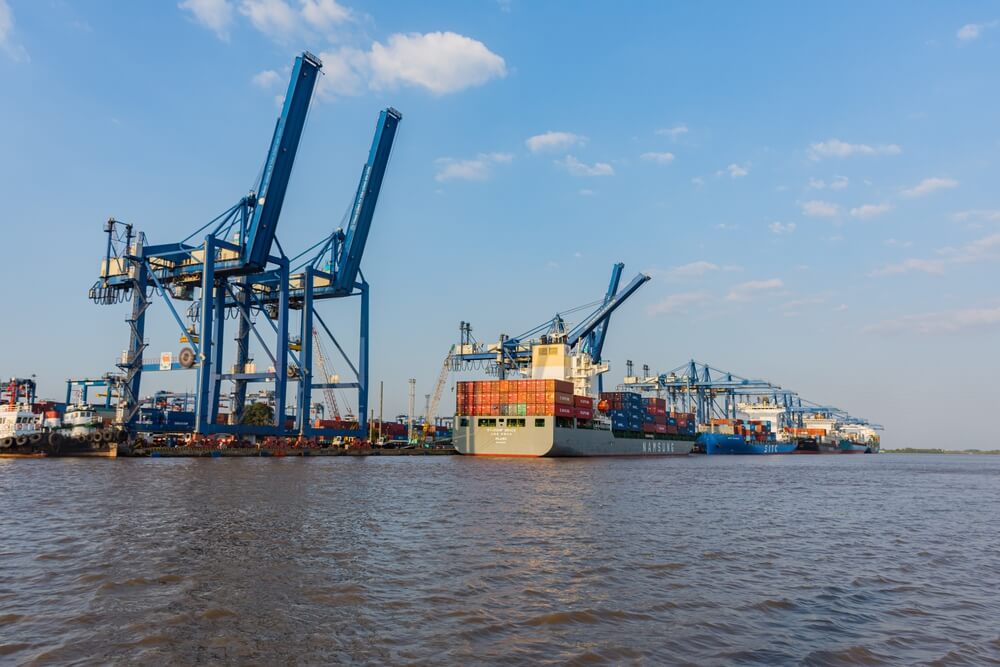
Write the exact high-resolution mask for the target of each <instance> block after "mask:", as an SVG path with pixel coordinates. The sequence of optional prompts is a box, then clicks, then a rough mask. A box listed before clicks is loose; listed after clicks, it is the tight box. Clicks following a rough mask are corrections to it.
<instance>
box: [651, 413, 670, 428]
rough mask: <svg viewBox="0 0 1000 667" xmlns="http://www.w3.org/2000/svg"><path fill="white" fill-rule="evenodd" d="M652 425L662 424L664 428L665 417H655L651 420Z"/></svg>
mask: <svg viewBox="0 0 1000 667" xmlns="http://www.w3.org/2000/svg"><path fill="white" fill-rule="evenodd" d="M653 423H654V424H663V425H664V426H666V424H667V418H666V417H661V416H659V415H657V416H656V417H654V418H653Z"/></svg>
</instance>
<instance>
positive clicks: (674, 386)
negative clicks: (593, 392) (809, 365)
mask: <svg viewBox="0 0 1000 667" xmlns="http://www.w3.org/2000/svg"><path fill="white" fill-rule="evenodd" d="M629 363H630V364H631V362H629ZM622 387H623V388H625V389H628V390H632V391H640V392H644V393H649V394H654V395H656V396H657V397H660V398H665V399H666V401H667V406H668V408H669V409H671V410H677V411H680V412H692V413H694V414H695V417H696V419H697V422H698V423H699V424H706V423H709V422H710V420H712V419H736V418H737V415H738V413H741V412H745V411H746V410H747V408H751V409H752V410H753V411H754V412H755V413H756V414H758V415H759V414H762V413H771V415H772V416H773V426H774V427H775V428H784V427H792V428H796V427H797V428H801V427H802V426H803V419H804V418H805V417H807V416H813V417H815V416H820V415H822V416H823V417H826V418H829V419H831V420H834V421H836V422H838V423H841V424H855V425H859V426H868V427H870V428H873V429H876V430H881V428H882V427H881V426H879V425H878V424H872V423H871V422H869V421H868V420H866V419H861V418H857V417H852V416H851V415H850V414H848V413H847V412H846V411H845V410H841V409H840V408H837V407H833V406H829V405H821V404H819V403H814V402H812V401H808V400H806V399H804V398H802V397H801V396H799V394H798V393H797V392H795V391H792V390H789V389H784V388H782V387H781V386H780V385H777V384H775V383H773V382H769V381H767V380H760V379H753V378H747V377H743V376H741V375H737V374H736V373H732V372H730V371H724V370H720V369H718V368H715V367H713V366H711V365H709V364H707V363H704V362H699V361H695V360H693V359H692V360H691V361H689V362H688V363H685V364H682V365H680V366H678V367H676V368H674V369H672V370H670V371H667V372H666V373H659V374H656V375H644V376H634V375H632V374H631V372H630V373H629V374H628V375H627V376H626V377H625V379H624V382H623V383H622Z"/></svg>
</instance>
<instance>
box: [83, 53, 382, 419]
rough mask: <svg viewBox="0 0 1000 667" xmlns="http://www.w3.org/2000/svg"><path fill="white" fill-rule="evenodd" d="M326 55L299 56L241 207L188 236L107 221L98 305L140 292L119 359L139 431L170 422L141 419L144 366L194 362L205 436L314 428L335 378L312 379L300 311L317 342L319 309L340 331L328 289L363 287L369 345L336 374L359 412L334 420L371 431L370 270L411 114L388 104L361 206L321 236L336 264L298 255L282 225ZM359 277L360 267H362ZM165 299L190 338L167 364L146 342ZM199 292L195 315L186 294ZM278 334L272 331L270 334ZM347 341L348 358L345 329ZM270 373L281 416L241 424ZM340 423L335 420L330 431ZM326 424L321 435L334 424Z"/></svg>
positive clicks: (128, 413) (122, 411) (347, 291)
mask: <svg viewBox="0 0 1000 667" xmlns="http://www.w3.org/2000/svg"><path fill="white" fill-rule="evenodd" d="M321 68H322V63H321V62H320V60H319V59H318V58H316V57H315V56H313V55H312V54H310V53H308V52H305V53H303V54H302V55H300V56H299V57H297V58H296V59H295V63H294V65H293V67H292V73H291V78H290V81H289V85H288V90H287V92H286V95H285V99H284V103H283V105H282V107H281V113H280V115H279V117H278V120H277V123H276V125H275V129H274V134H273V136H272V140H271V143H270V146H269V150H268V153H267V157H266V159H265V162H264V166H263V169H262V170H261V176H260V180H259V183H258V184H257V187H256V189H254V190H253V191H251V192H250V193H248V194H247V195H245V196H243V197H242V198H240V200H239V201H238V202H237V203H236V204H235V205H234V206H232V207H230V208H229V209H227V210H226V211H224V212H223V213H222V214H221V215H219V216H217V217H216V218H214V219H213V220H211V221H209V222H208V223H207V224H205V225H203V226H202V227H200V228H198V229H197V230H196V231H195V232H193V233H192V234H190V235H189V236H187V237H186V238H185V239H183V240H182V241H180V242H178V243H169V244H161V245H150V244H148V243H147V242H146V238H145V235H144V234H142V233H136V232H135V231H134V230H133V227H132V225H131V224H126V223H123V222H120V221H117V220H114V219H111V220H109V221H108V223H107V225H106V227H105V232H106V233H107V236H108V238H107V246H106V248H107V249H106V253H105V260H104V262H103V264H102V268H101V275H100V278H99V280H98V281H97V283H96V284H95V285H94V286H93V287H92V288H91V291H90V296H91V298H92V299H93V300H94V301H95V302H96V303H99V304H113V303H120V302H122V301H126V300H129V299H131V301H132V309H131V315H130V316H129V318H128V319H127V322H128V325H129V330H130V337H129V338H130V340H129V347H128V350H127V351H126V352H125V353H124V354H123V358H122V359H121V361H120V363H119V364H118V366H119V368H120V369H121V370H122V376H123V377H122V379H121V383H120V384H121V386H120V389H119V392H118V393H119V401H118V410H119V415H118V420H119V422H120V424H121V425H122V426H123V427H124V428H125V429H126V430H128V431H129V432H130V433H135V432H141V431H157V430H162V428H163V427H162V426H158V425H150V424H143V423H140V420H139V419H138V411H139V406H140V403H141V400H140V393H139V391H140V386H141V378H142V376H143V373H145V372H151V371H160V370H163V371H173V370H182V369H191V370H193V371H194V373H195V374H196V381H195V392H194V395H195V415H194V419H193V422H192V423H193V427H192V432H193V433H195V434H198V435H207V434H213V433H215V434H233V435H238V436H242V435H293V434H296V435H312V434H316V433H315V432H314V431H315V430H314V429H312V428H311V427H310V424H309V407H310V404H309V396H310V393H311V389H312V388H315V387H318V386H319V387H321V386H323V385H325V384H330V383H328V382H327V383H318V384H316V383H313V381H312V378H313V373H312V354H311V350H312V346H311V345H307V346H304V347H302V348H301V354H300V355H296V354H295V353H294V352H295V348H296V343H295V340H294V337H293V336H292V335H291V334H292V331H293V328H292V323H291V321H290V311H291V310H300V311H301V313H302V317H301V335H300V336H299V340H300V341H311V340H312V331H313V321H314V319H315V320H317V321H319V322H320V323H321V326H322V328H323V329H324V330H325V331H326V333H327V334H329V335H330V337H331V338H333V334H332V332H331V329H330V327H329V326H328V325H327V324H326V323H325V322H324V321H323V320H322V319H321V318H319V316H318V314H316V313H315V311H314V302H315V301H316V300H318V299H325V298H343V297H349V296H359V297H360V300H361V308H360V310H361V313H360V346H359V347H360V349H359V354H358V360H357V363H351V362H350V359H349V358H348V363H349V365H350V366H351V369H352V371H353V372H354V373H355V375H356V380H355V381H353V382H346V383H335V384H336V385H337V386H339V387H343V388H348V387H349V388H353V389H356V390H357V391H358V401H359V407H360V409H359V415H360V418H361V421H360V423H358V424H356V425H353V426H345V427H343V428H338V429H333V430H335V431H336V433H333V432H330V433H328V434H329V435H352V436H360V435H363V434H364V432H365V424H364V414H365V407H366V405H367V389H368V285H367V282H366V281H365V280H364V277H363V275H362V274H361V273H360V260H361V257H362V255H363V253H364V248H365V243H366V241H367V237H368V231H369V229H370V226H371V222H372V217H373V214H374V210H375V203H376V201H377V199H378V194H379V191H380V188H381V185H382V181H383V178H384V175H385V169H386V165H387V163H388V158H389V153H390V150H391V147H392V142H393V138H394V135H395V130H396V125H397V124H398V122H399V120H400V118H401V116H400V114H399V113H398V112H397V111H395V110H394V109H387V110H385V111H383V112H382V114H381V115H380V118H379V124H378V126H377V128H376V136H375V140H374V142H373V145H372V150H371V152H370V154H369V159H368V161H367V162H366V163H365V166H364V169H363V171H362V177H361V182H360V184H359V186H358V190H357V194H356V196H355V201H354V203H353V206H352V209H351V211H352V213H351V216H350V220H349V222H348V225H347V229H346V230H345V231H340V230H337V231H336V232H334V233H333V234H331V235H330V236H328V237H326V238H325V239H324V242H321V244H320V245H322V246H323V247H324V249H325V250H324V251H322V252H323V254H324V256H326V254H327V253H328V254H329V259H328V261H327V263H326V264H322V260H317V261H318V262H319V263H320V266H316V265H315V263H314V262H306V263H305V264H303V265H301V266H299V265H296V264H295V261H296V260H297V259H299V258H301V255H300V256H299V257H298V258H289V257H288V256H287V255H286V254H285V252H284V250H283V249H282V247H281V245H280V243H279V242H278V241H277V238H276V232H277V226H278V221H279V218H280V215H281V209H282V205H283V203H284V199H285V195H286V192H287V188H288V184H289V180H290V177H291V173H292V168H293V165H294V162H295V156H296V152H297V150H298V146H299V144H300V140H301V137H302V132H303V129H304V126H305V121H306V116H307V113H308V109H309V105H310V101H311V99H312V95H313V91H314V89H315V85H316V80H317V77H318V76H319V75H320V72H321ZM359 277H360V278H359ZM154 294H155V295H156V296H159V297H160V299H161V300H162V301H163V302H164V303H165V304H166V306H167V309H168V311H169V313H170V315H171V317H172V319H173V320H174V321H175V323H176V324H177V326H178V328H179V329H180V331H181V334H182V336H181V341H182V342H185V343H187V344H188V345H189V347H185V348H183V349H181V351H180V353H179V355H177V358H176V359H174V358H173V355H172V354H171V353H163V354H161V356H160V360H159V363H146V362H145V359H144V351H145V348H146V346H147V344H146V342H145V338H144V335H145V325H146V311H147V310H148V308H149V306H150V304H151V300H152V297H153V295H154ZM178 301H189V302H191V303H190V305H189V306H188V308H187V316H188V318H189V319H190V320H191V322H192V324H191V325H185V323H184V319H183V318H182V316H181V313H180V311H179V309H178V306H177V305H176V302H178ZM229 319H234V320H236V325H237V326H236V328H237V331H236V336H235V341H236V349H235V353H234V355H233V364H232V366H231V367H230V368H227V367H225V366H224V360H225V354H224V353H225V345H224V344H223V342H224V333H225V323H226V321H227V320H229ZM251 337H253V339H254V340H255V341H256V342H257V343H258V344H259V346H260V347H261V348H262V349H263V351H264V353H265V354H266V355H267V357H268V358H269V360H270V363H271V366H270V368H268V369H267V370H266V371H260V370H258V369H257V367H256V364H254V363H253V362H252V360H251V358H250V341H251ZM268 340H271V341H273V342H272V343H271V344H269V343H268ZM334 343H335V344H336V346H337V348H338V350H339V351H340V352H341V353H342V354H344V355H345V358H347V357H348V355H346V353H345V352H344V350H343V348H342V347H341V345H340V344H339V343H337V342H336V339H334ZM224 382H230V383H232V386H233V392H232V395H231V399H232V401H231V413H230V416H229V419H228V423H223V420H220V418H219V417H220V414H219V405H220V402H221V401H222V398H223V396H222V385H223V383H224ZM292 382H298V384H299V392H298V398H297V401H296V414H295V423H294V424H293V425H291V426H290V425H289V424H288V415H287V407H288V406H287V401H288V389H289V385H290V383H292ZM251 383H268V385H269V386H271V387H273V393H274V422H273V423H272V424H270V425H266V426H265V425H256V426H249V425H246V424H242V423H241V422H242V419H243V414H244V409H245V401H246V395H247V387H248V385H249V384H251ZM331 431H332V430H331ZM326 434H327V433H323V434H322V435H326Z"/></svg>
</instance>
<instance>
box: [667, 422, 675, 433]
mask: <svg viewBox="0 0 1000 667" xmlns="http://www.w3.org/2000/svg"><path fill="white" fill-rule="evenodd" d="M666 432H667V433H669V434H670V435H676V434H677V427H676V426H671V425H670V424H667V431H666Z"/></svg>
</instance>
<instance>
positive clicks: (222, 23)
mask: <svg viewBox="0 0 1000 667" xmlns="http://www.w3.org/2000/svg"><path fill="white" fill-rule="evenodd" d="M177 6H178V7H179V8H181V9H183V10H186V11H189V12H191V16H192V18H194V20H195V21H196V22H197V23H200V24H201V25H203V26H205V27H206V28H208V29H209V30H211V31H213V32H214V33H215V34H216V35H217V36H218V38H219V39H221V40H222V41H224V42H228V41H229V25H230V24H231V23H232V21H233V5H232V3H230V2H229V0H184V1H183V2H181V3H180V4H179V5H177Z"/></svg>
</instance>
